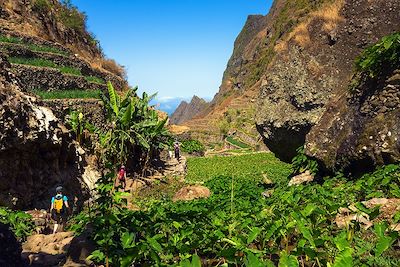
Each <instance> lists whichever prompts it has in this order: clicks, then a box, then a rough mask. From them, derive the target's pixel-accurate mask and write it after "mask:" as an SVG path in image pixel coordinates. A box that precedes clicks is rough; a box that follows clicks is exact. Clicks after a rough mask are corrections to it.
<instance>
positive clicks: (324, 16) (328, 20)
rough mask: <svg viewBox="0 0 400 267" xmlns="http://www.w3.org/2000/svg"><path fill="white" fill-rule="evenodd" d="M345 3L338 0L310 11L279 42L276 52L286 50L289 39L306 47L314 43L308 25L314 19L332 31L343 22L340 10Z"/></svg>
mask: <svg viewBox="0 0 400 267" xmlns="http://www.w3.org/2000/svg"><path fill="white" fill-rule="evenodd" d="M343 5H344V0H336V1H334V2H333V3H330V4H327V5H324V6H323V7H322V8H320V9H319V10H317V11H314V12H312V13H310V15H309V16H308V17H307V18H306V19H305V20H304V21H303V22H301V23H300V24H299V25H297V26H296V27H295V28H294V29H293V31H291V32H290V33H289V35H288V37H287V38H286V39H285V40H282V41H280V42H278V43H277V44H276V45H275V47H274V49H275V51H276V52H282V51H286V50H287V48H288V43H289V41H294V42H295V43H296V44H298V45H299V46H301V47H306V46H308V45H310V44H311V43H312V41H311V38H310V32H309V30H308V27H309V25H310V23H311V22H312V21H314V20H321V21H322V30H323V31H325V32H331V31H333V30H335V29H336V27H337V25H338V23H340V22H342V21H343V20H344V18H342V17H341V16H340V10H341V9H342V7H343Z"/></svg>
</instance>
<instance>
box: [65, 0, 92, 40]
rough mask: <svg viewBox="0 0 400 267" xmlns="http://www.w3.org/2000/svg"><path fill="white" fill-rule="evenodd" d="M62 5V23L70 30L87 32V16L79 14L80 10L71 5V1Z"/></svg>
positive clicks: (66, 1)
mask: <svg viewBox="0 0 400 267" xmlns="http://www.w3.org/2000/svg"><path fill="white" fill-rule="evenodd" d="M61 4H62V6H61V10H60V12H59V19H60V20H61V22H62V23H63V24H64V25H65V26H66V27H68V28H71V29H74V30H76V31H80V32H86V20H87V16H86V14H85V13H83V12H79V10H78V8H77V7H76V6H74V5H73V4H72V3H71V0H63V1H62V2H61Z"/></svg>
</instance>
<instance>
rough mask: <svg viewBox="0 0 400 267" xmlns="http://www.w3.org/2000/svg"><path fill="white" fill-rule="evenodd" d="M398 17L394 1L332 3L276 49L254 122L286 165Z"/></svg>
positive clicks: (397, 24) (398, 6) (399, 8)
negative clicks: (356, 64)
mask: <svg viewBox="0 0 400 267" xmlns="http://www.w3.org/2000/svg"><path fill="white" fill-rule="evenodd" d="M398 14H400V3H399V2H398V1H373V2H371V1H367V0H365V1H361V0H346V1H334V2H333V3H328V4H326V5H324V6H323V7H322V8H321V9H319V10H317V11H315V12H311V13H310V14H309V15H308V16H307V17H305V18H304V19H303V20H302V22H301V23H300V24H298V25H297V26H296V27H295V28H294V29H293V30H292V31H291V32H290V33H289V34H288V36H287V37H286V38H283V39H282V40H280V41H279V42H278V43H277V45H276V46H275V52H276V55H275V57H274V60H273V63H272V64H271V65H270V67H269V68H268V71H267V73H266V75H265V77H264V78H263V81H262V85H261V87H260V95H259V100H258V109H259V112H257V114H258V115H257V117H256V123H257V127H258V130H259V132H260V134H261V135H262V136H263V138H264V140H265V143H266V144H267V146H268V147H269V148H270V149H271V150H272V151H274V152H275V153H276V154H277V155H278V156H280V157H281V158H283V159H285V160H290V159H291V158H292V157H293V156H294V155H295V149H296V148H297V147H299V146H301V145H303V144H304V141H305V137H306V134H307V133H308V132H309V130H310V129H311V127H313V126H314V125H315V124H317V123H318V121H319V119H320V118H321V116H322V114H323V112H324V111H325V109H326V104H327V103H328V101H329V100H330V99H331V98H332V97H334V96H335V95H337V94H340V93H341V92H343V90H346V89H347V86H348V83H349V80H350V78H351V75H352V70H353V64H354V59H355V58H356V56H357V55H359V54H360V52H361V51H362V49H363V48H365V47H366V46H368V45H371V44H373V43H375V42H377V41H378V40H379V39H380V38H382V37H383V36H385V35H387V34H390V33H393V32H395V31H396V30H398V29H399V28H400V16H399V15H398Z"/></svg>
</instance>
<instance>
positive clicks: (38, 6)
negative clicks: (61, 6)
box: [33, 0, 51, 14]
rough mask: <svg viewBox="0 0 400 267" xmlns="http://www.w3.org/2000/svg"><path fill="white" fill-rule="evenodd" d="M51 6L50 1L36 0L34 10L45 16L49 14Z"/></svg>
mask: <svg viewBox="0 0 400 267" xmlns="http://www.w3.org/2000/svg"><path fill="white" fill-rule="evenodd" d="M50 8H51V4H50V2H49V1H48V0H35V1H34V2H33V10H35V11H37V12H39V13H40V14H45V13H47V12H49V10H50Z"/></svg>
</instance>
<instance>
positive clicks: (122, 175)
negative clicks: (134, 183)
mask: <svg viewBox="0 0 400 267" xmlns="http://www.w3.org/2000/svg"><path fill="white" fill-rule="evenodd" d="M118 181H119V183H120V184H121V185H122V188H123V189H124V190H125V187H126V170H125V166H124V165H122V166H121V169H119V172H118Z"/></svg>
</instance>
